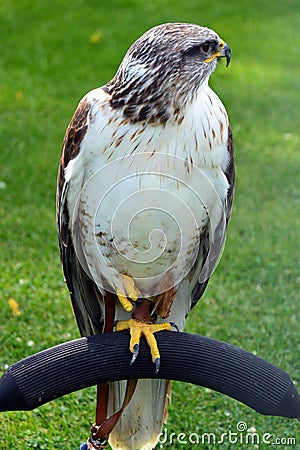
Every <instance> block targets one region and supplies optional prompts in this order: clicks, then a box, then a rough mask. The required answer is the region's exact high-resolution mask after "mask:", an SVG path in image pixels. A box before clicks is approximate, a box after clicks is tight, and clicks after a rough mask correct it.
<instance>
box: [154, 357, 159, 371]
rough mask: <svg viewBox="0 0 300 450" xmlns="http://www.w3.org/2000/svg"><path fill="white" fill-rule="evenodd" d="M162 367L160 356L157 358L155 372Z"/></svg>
mask: <svg viewBox="0 0 300 450" xmlns="http://www.w3.org/2000/svg"><path fill="white" fill-rule="evenodd" d="M159 369H160V358H156V360H155V374H158V372H159Z"/></svg>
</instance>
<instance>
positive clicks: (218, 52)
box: [205, 40, 225, 63]
mask: <svg viewBox="0 0 300 450" xmlns="http://www.w3.org/2000/svg"><path fill="white" fill-rule="evenodd" d="M224 46H225V42H224V41H223V40H221V42H220V46H219V51H217V52H216V53H214V54H213V55H212V56H210V57H209V58H207V59H206V60H205V62H206V63H210V62H211V61H213V60H214V59H215V58H218V56H222V54H221V52H222V50H223V48H224Z"/></svg>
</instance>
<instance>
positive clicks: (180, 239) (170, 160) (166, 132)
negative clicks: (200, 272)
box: [66, 86, 228, 296]
mask: <svg viewBox="0 0 300 450" xmlns="http://www.w3.org/2000/svg"><path fill="white" fill-rule="evenodd" d="M87 98H88V101H89V102H90V104H92V105H93V107H92V110H91V117H90V119H89V120H90V122H89V129H88V132H87V134H86V136H85V138H84V140H83V142H82V145H81V151H80V153H79V155H78V156H77V157H76V158H75V159H74V160H73V161H71V162H70V163H69V165H68V167H67V170H66V177H67V179H68V180H69V182H70V188H69V194H68V205H69V210H70V213H73V212H74V211H75V216H74V219H75V218H76V217H77V216H78V214H79V215H80V219H79V221H80V224H81V235H80V240H79V241H78V242H79V243H80V245H81V246H82V249H83V254H84V255H85V264H87V265H88V266H89V271H90V273H91V274H92V276H93V277H94V278H95V281H96V282H97V283H98V284H99V285H102V286H103V287H105V288H106V289H107V288H109V287H110V289H112V290H114V289H115V288H116V287H119V286H120V283H121V279H120V276H119V274H120V273H121V274H125V275H128V276H131V277H133V278H134V279H135V281H136V285H137V286H138V288H139V289H140V291H141V292H142V294H143V296H152V295H156V294H157V293H159V292H158V291H159V290H160V289H161V290H162V287H161V286H163V289H164V290H166V288H167V289H168V288H170V287H172V286H173V285H177V284H178V283H179V282H180V281H181V280H182V279H183V278H184V277H185V275H187V273H188V271H189V269H190V268H191V267H192V265H193V263H194V261H195V258H196V256H197V250H198V244H199V241H200V239H201V233H202V231H203V229H204V227H205V226H206V225H207V224H208V223H209V220H213V221H217V220H219V218H220V214H222V205H223V202H224V200H225V198H226V194H227V189H228V184H227V180H226V177H225V175H224V172H223V171H224V169H225V167H226V164H227V160H228V154H227V137H228V135H227V130H228V120H227V115H226V111H225V109H224V107H223V105H222V103H221V102H220V100H219V99H218V97H217V96H216V95H215V94H214V93H213V91H211V90H210V88H209V87H208V86H206V87H203V88H202V89H201V92H199V96H198V98H197V100H196V101H195V102H194V103H193V104H191V105H189V107H187V109H186V114H185V118H184V120H183V121H182V122H181V123H180V124H179V123H178V122H175V121H174V122H173V121H168V122H167V123H166V124H165V125H156V124H154V125H151V124H145V123H136V124H131V123H130V122H129V121H127V120H124V118H123V117H122V116H121V114H120V113H119V112H118V110H111V108H110V106H109V104H108V102H107V97H106V94H105V93H104V92H103V91H102V89H97V90H95V91H92V92H91V93H89V94H88V96H87ZM83 185H85V187H84V189H82V187H83ZM78 199H79V200H80V201H79V202H78V201H77V200H78ZM70 215H71V216H72V214H70ZM76 220H77V219H76ZM76 220H73V221H72V225H73V226H74V224H75V223H77V224H78V222H76ZM166 280H168V281H167V282H166ZM166 283H167V284H168V283H169V284H170V286H169V285H166Z"/></svg>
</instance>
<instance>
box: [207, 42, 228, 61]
mask: <svg viewBox="0 0 300 450" xmlns="http://www.w3.org/2000/svg"><path fill="white" fill-rule="evenodd" d="M215 58H226V67H228V66H229V63H230V60H231V50H230V47H229V45H227V44H226V42H224V41H223V40H221V42H220V45H219V50H218V51H217V52H216V53H214V54H213V55H212V56H210V57H209V58H207V59H206V60H205V62H206V63H209V62H211V61H213V60H214V59H215Z"/></svg>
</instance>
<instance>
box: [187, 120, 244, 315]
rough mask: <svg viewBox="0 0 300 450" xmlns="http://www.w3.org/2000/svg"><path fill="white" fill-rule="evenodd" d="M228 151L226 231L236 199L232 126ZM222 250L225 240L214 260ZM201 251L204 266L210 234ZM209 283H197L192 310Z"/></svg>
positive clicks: (215, 251) (229, 132) (215, 253)
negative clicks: (234, 198) (234, 199)
mask: <svg viewBox="0 0 300 450" xmlns="http://www.w3.org/2000/svg"><path fill="white" fill-rule="evenodd" d="M227 149H228V153H229V163H228V166H227V169H226V172H225V175H226V177H227V180H228V183H229V188H228V192H227V198H226V203H225V205H224V208H225V216H226V230H227V227H228V223H229V219H230V214H231V210H232V204H233V197H234V183H235V164H234V145H233V136H232V130H231V127H230V126H229V127H228V143H227ZM222 248H223V240H221V241H220V242H219V247H218V246H217V248H216V249H214V252H213V255H212V256H213V258H214V260H216V259H217V256H218V254H220V252H221V250H222ZM200 251H201V252H202V255H203V264H204V262H205V261H206V258H207V256H208V254H209V235H208V232H207V234H206V235H204V236H203V240H202V242H201V246H200ZM212 265H214V264H212ZM209 266H211V264H210V263H209ZM208 282H209V278H208V279H207V280H206V281H205V282H203V283H197V284H196V285H195V286H194V288H193V291H192V304H191V308H193V307H194V306H195V305H196V303H197V302H198V300H199V299H200V298H201V297H202V295H203V293H204V291H205V289H206V287H207V284H208Z"/></svg>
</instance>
